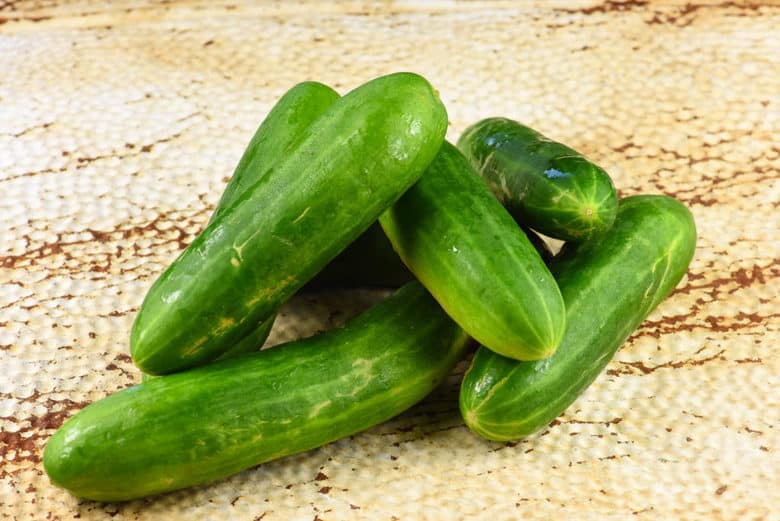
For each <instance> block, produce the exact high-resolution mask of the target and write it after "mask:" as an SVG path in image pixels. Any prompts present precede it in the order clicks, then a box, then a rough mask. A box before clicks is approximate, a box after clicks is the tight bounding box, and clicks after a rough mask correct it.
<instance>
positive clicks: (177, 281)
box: [130, 73, 447, 374]
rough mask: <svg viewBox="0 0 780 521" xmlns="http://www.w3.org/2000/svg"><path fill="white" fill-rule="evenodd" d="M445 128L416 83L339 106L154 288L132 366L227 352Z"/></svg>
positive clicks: (368, 219) (404, 177) (134, 339)
mask: <svg viewBox="0 0 780 521" xmlns="http://www.w3.org/2000/svg"><path fill="white" fill-rule="evenodd" d="M446 128H447V113H446V110H445V109H444V106H443V105H442V103H441V101H440V100H439V98H438V95H437V94H436V92H435V91H434V90H433V88H432V87H431V85H430V84H429V83H428V82H427V81H426V80H425V79H424V78H422V77H420V76H418V75H415V74H411V73H397V74H391V75H388V76H384V77H381V78H377V79H375V80H372V81H370V82H368V83H366V84H364V85H363V86H361V87H359V88H357V89H355V90H354V91H352V92H350V93H348V94H347V95H346V96H344V97H342V98H340V99H338V100H337V101H336V102H335V103H333V105H332V106H331V107H330V108H329V109H328V110H327V111H325V112H324V113H323V114H322V115H321V116H320V117H319V118H318V119H317V120H316V121H314V123H312V124H311V125H309V126H308V127H307V128H306V129H304V130H303V131H302V136H301V138H300V141H299V142H298V144H297V145H296V146H295V147H293V148H292V149H290V150H288V153H287V154H286V155H285V156H284V157H282V158H280V160H279V161H278V162H277V163H276V164H275V166H274V167H273V168H272V169H271V170H270V171H269V172H268V173H267V174H266V175H264V176H262V177H261V178H260V179H259V180H257V181H256V182H255V183H254V184H253V185H252V186H250V187H249V188H247V189H246V190H245V191H244V192H243V193H242V194H241V195H239V196H238V198H237V199H236V201H235V202H234V203H233V204H231V205H230V206H229V207H228V208H227V209H226V210H225V211H224V213H222V214H221V215H219V216H218V217H217V218H216V219H215V220H214V221H213V222H212V223H211V224H209V226H208V227H207V228H206V229H205V230H204V231H203V233H201V234H200V235H199V236H198V237H197V238H196V239H195V240H194V241H193V242H192V244H190V246H189V247H188V248H187V249H185V250H184V252H183V253H182V254H181V255H180V256H179V258H177V259H176V260H175V261H174V262H173V264H171V265H170V266H169V267H168V269H167V270H166V271H165V272H164V273H163V274H162V275H161V276H160V278H159V279H158V280H157V281H156V282H155V284H154V285H153V286H152V288H151V289H150V290H149V292H148V294H147V296H146V299H145V300H144V302H143V305H142V306H141V310H140V311H139V313H138V315H137V317H136V320H135V323H134V324H133V329H132V333H131V342H130V343H131V352H132V355H133V360H134V362H135V363H136V365H137V366H138V367H139V368H141V370H143V371H144V372H148V373H150V374H165V373H171V372H175V371H180V370H184V369H187V368H191V367H195V366H197V365H201V364H203V363H206V362H208V361H210V360H213V359H214V358H216V357H218V356H219V355H220V354H221V353H222V352H224V351H226V350H227V349H229V348H230V347H232V346H233V345H234V344H235V343H236V342H237V341H238V340H240V339H241V338H243V337H244V336H245V335H246V334H247V333H248V332H249V331H250V330H251V329H252V328H254V327H255V325H256V324H257V323H259V322H261V321H263V320H265V319H267V318H268V317H270V316H271V314H273V313H274V311H275V310H276V309H277V308H278V307H279V306H280V305H281V304H282V303H283V302H285V301H286V300H287V299H289V297H291V296H292V295H293V294H294V293H295V292H296V291H297V290H298V289H300V288H301V287H302V286H303V285H304V284H305V283H306V282H307V281H308V280H310V279H311V278H312V277H313V276H314V275H315V274H316V273H317V272H318V271H319V270H321V269H322V268H323V267H324V266H325V265H326V264H327V263H328V262H329V261H330V260H332V259H333V258H334V257H335V256H336V255H337V254H338V253H340V252H341V251H342V250H344V248H346V246H347V245H348V244H350V243H351V242H352V241H354V240H355V239H356V238H357V237H358V236H359V235H360V234H361V233H362V232H364V231H365V230H366V229H367V228H368V227H369V226H370V225H371V223H372V222H374V221H375V220H376V219H377V218H378V217H379V215H380V214H381V213H382V212H383V211H384V210H385V209H387V207H388V206H390V205H391V204H392V203H394V202H395V201H396V200H397V198H398V197H400V195H401V194H403V193H404V192H405V191H406V190H407V189H408V188H409V187H410V186H411V185H412V184H414V182H415V181H417V179H419V177H420V175H421V174H422V172H423V170H424V169H425V167H426V166H427V165H428V164H429V163H430V161H431V160H432V159H433V157H434V155H435V154H436V151H437V150H438V149H439V147H440V146H441V143H442V141H443V139H444V133H445V131H446ZM259 209H261V210H262V211H260V210H259Z"/></svg>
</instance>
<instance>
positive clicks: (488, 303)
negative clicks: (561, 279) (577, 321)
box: [379, 141, 566, 360]
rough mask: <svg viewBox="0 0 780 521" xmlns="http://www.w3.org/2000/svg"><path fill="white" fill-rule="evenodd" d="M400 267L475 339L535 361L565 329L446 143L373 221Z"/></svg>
mask: <svg viewBox="0 0 780 521" xmlns="http://www.w3.org/2000/svg"><path fill="white" fill-rule="evenodd" d="M379 222H380V223H381V225H382V228H383V229H384V231H385V233H386V234H387V236H388V238H389V239H390V242H391V243H392V244H393V247H394V248H395V250H396V252H398V254H399V255H400V257H401V259H402V260H403V261H404V263H405V264H406V266H407V267H408V268H409V269H410V270H411V271H412V273H414V275H415V276H416V277H417V279H418V280H419V281H420V282H422V284H423V285H424V286H425V287H426V288H427V289H428V291H430V292H431V294H432V295H433V296H434V298H435V299H436V300H437V301H438V302H439V304H441V306H442V307H443V308H444V310H445V311H447V313H449V315H450V316H451V317H452V318H453V320H455V321H456V322H457V323H458V324H459V325H460V326H461V327H462V328H463V329H465V330H466V331H467V332H468V333H469V334H470V335H471V336H472V337H473V338H474V339H475V340H477V341H478V342H480V343H482V344H483V345H485V346H487V347H488V348H489V349H491V350H493V351H495V352H497V353H500V354H502V355H504V356H507V357H510V358H515V359H518V360H537V359H540V358H546V357H548V356H550V355H551V354H552V353H553V352H554V351H555V349H556V348H557V347H558V344H559V342H560V339H561V337H562V336H563V331H564V327H565V324H566V317H565V309H564V305H563V299H562V298H561V294H560V292H559V291H558V286H557V285H556V284H555V280H554V279H553V277H552V275H551V274H550V271H549V270H548V269H547V267H546V266H545V264H544V262H543V261H542V259H541V257H540V256H539V254H538V253H537V251H536V250H535V249H534V246H533V245H532V244H531V242H530V241H529V240H528V238H527V237H526V235H525V234H524V233H523V231H522V230H521V229H520V228H519V227H518V226H517V224H516V223H515V221H514V220H513V219H512V217H511V216H510V215H509V214H508V213H507V211H506V210H505V209H504V208H503V207H502V206H501V204H500V203H499V202H498V201H497V200H496V199H495V197H493V194H491V193H490V190H489V189H488V188H487V186H485V183H484V182H483V181H482V179H480V178H479V176H477V175H476V173H475V172H474V170H473V168H472V167H471V166H470V165H469V163H468V162H467V161H466V159H465V158H464V157H463V155H462V154H461V153H460V152H459V151H458V149H457V148H455V147H454V146H453V145H451V144H449V143H448V142H446V141H445V142H444V144H443V145H442V147H441V149H440V150H439V153H438V155H437V156H436V158H435V159H434V160H433V162H432V163H431V164H430V165H429V166H428V168H427V169H426V171H425V173H424V174H423V176H422V178H421V179H420V181H418V182H417V184H415V185H414V186H413V187H412V188H411V189H410V190H409V191H408V192H406V193H405V194H404V195H403V197H401V199H399V201H398V202H397V203H396V204H395V205H393V207H392V208H391V209H390V210H388V211H387V212H385V213H384V214H382V216H381V217H380V219H379Z"/></svg>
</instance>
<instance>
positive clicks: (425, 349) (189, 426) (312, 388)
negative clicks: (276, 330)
mask: <svg viewBox="0 0 780 521" xmlns="http://www.w3.org/2000/svg"><path fill="white" fill-rule="evenodd" d="M468 344H469V338H468V336H467V335H466V334H465V332H463V330H461V329H460V328H459V327H458V326H457V325H456V324H455V323H454V322H453V321H452V320H451V319H450V318H449V317H448V316H447V315H446V314H445V313H444V311H442V309H441V308H440V307H439V305H438V304H437V303H436V302H435V301H434V300H433V299H432V298H431V297H430V295H429V294H428V293H427V292H426V291H425V289H424V288H423V287H422V286H421V285H420V284H419V283H417V282H412V283H409V284H408V285H406V286H404V287H403V288H402V289H400V290H399V291H397V292H396V293H395V294H394V295H392V296H391V297H389V298H388V299H387V300H385V301H384V302H381V303H379V304H377V305H376V306H374V307H372V308H370V309H369V310H368V311H366V312H364V313H363V314H361V315H360V316H358V317H357V318H355V319H353V320H351V321H349V322H348V323H347V325H346V326H344V327H343V328H340V329H335V330H331V331H329V332H327V333H325V334H322V335H319V336H315V337H311V338H308V339H306V340H299V341H295V342H291V343H288V344H284V345H279V346H276V347H273V348H271V349H267V350H264V351H259V352H256V353H249V354H246V355H243V356H240V357H238V358H231V359H228V360H223V361H220V362H215V363H213V364H209V365H206V366H203V367H199V368H196V369H193V370H191V371H185V372H182V373H177V374H173V375H169V376H166V377H164V378H155V379H152V380H149V381H148V382H146V383H143V384H141V385H138V386H135V387H131V388H128V389H125V390H123V391H120V392H118V393H116V394H114V395H112V396H109V397H107V398H104V399H102V400H100V401H97V402H95V403H93V404H91V405H89V406H87V407H86V408H84V409H83V410H82V411H80V412H79V413H77V414H76V415H75V416H74V417H72V418H71V419H69V420H68V421H66V422H65V423H64V424H63V425H62V427H61V428H60V429H59V430H58V431H57V432H56V433H55V434H54V435H53V436H52V438H51V439H50V441H49V442H48V444H47V445H46V449H45V451H44V456H43V463H44V467H45V469H46V472H47V474H48V475H49V477H50V479H51V480H52V481H53V482H54V483H55V484H57V485H59V486H61V487H64V488H66V489H68V490H69V491H71V492H72V493H73V494H74V495H76V496H78V497H83V498H88V499H94V500H100V501H121V500H128V499H133V498H138V497H143V496H148V495H152V494H157V493H161V492H167V491H171V490H176V489H180V488H184V487H188V486H192V485H196V484H200V483H207V482H209V481H213V480H215V479H219V478H222V477H225V476H229V475H231V474H233V473H236V472H239V471H241V470H243V469H246V468H249V467H252V466H254V465H257V464H259V463H262V462H265V461H269V460H272V459H276V458H281V457H283V456H287V455H289V454H295V453H298V452H302V451H305V450H309V449H312V448H315V447H319V446H321V445H323V444H325V443H329V442H331V441H334V440H337V439H339V438H342V437H344V436H348V435H350V434H353V433H356V432H359V431H362V430H364V429H366V428H368V427H370V426H372V425H376V424H378V423H380V422H382V421H385V420H387V419H389V418H391V417H393V416H395V415H397V414H399V413H400V412H402V411H403V410H405V409H407V408H409V407H411V406H412V405H413V404H415V403H416V402H418V401H419V400H421V399H422V398H423V397H424V396H426V395H427V394H428V393H429V392H430V391H432V390H433V389H434V388H435V387H436V386H437V385H438V384H439V383H441V382H442V381H443V379H444V378H445V377H446V376H447V374H448V373H449V372H450V370H451V369H452V368H453V367H454V365H455V364H456V363H457V361H458V360H460V359H461V357H462V356H463V354H464V351H465V349H466V347H467V345H468Z"/></svg>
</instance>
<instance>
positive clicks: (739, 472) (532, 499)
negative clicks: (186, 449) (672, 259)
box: [0, 0, 780, 521]
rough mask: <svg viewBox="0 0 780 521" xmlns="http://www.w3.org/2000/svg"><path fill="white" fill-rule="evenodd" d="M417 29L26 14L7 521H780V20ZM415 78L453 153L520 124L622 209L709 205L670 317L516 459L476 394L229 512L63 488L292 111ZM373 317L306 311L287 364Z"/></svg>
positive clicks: (521, 447)
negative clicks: (144, 307) (474, 402)
mask: <svg viewBox="0 0 780 521" xmlns="http://www.w3.org/2000/svg"><path fill="white" fill-rule="evenodd" d="M419 4H420V5H415V3H414V2H382V3H378V4H365V3H345V4H334V3H330V2H317V3H313V4H311V5H309V6H301V5H297V4H281V3H265V4H256V5H254V6H252V7H245V6H241V5H239V2H232V1H231V2H226V1H221V2H215V3H211V2H207V1H206V0H202V1H182V2H159V3H153V2H148V1H144V0H123V1H121V2H112V3H111V4H110V5H102V4H100V3H97V2H93V1H88V0H83V1H77V2H72V3H68V4H62V3H60V2H57V1H51V0H49V1H13V0H6V1H0V193H1V194H2V196H1V197H0V263H1V265H0V375H1V377H0V458H2V459H0V519H6V518H8V519H20V520H28V519H74V518H80V519H108V518H113V519H114V520H117V521H118V520H124V519H215V520H217V519H248V520H259V519H263V520H265V521H270V520H299V519H300V520H309V521H311V520H316V519H319V520H349V519H386V520H392V519H401V520H411V519H414V520H417V519H457V518H461V517H467V516H468V517H473V518H475V519H489V520H491V521H497V520H502V519H517V518H520V517H522V518H524V519H547V518H550V517H552V516H554V515H555V516H557V517H559V518H569V519H626V518H632V519H633V518H634V517H635V518H637V519H721V518H722V519H780V475H778V473H779V470H778V469H780V403H779V402H780V354H778V348H779V347H780V346H779V345H778V344H779V343H780V342H779V341H780V334H778V325H780V306H779V305H778V304H777V296H778V294H780V260H778V259H780V242H779V241H778V238H777V237H778V231H780V217H778V215H780V212H779V211H778V206H779V205H780V97H778V92H780V30H778V28H780V8H778V7H772V6H764V7H756V6H749V5H744V4H742V3H741V2H730V1H729V2H725V3H723V4H718V3H716V2H712V1H708V2H705V3H702V4H698V3H695V4H690V3H687V2H685V3H683V2H677V3H676V5H675V4H672V5H669V4H666V5H660V4H649V5H648V4H646V2H643V1H631V2H628V3H618V2H613V1H607V2H606V3H597V2H575V3H572V2H556V3H554V4H551V5H552V6H549V4H548V6H547V7H541V6H535V5H534V4H532V3H519V4H518V3H509V2H494V3H491V2H485V3H483V2H462V3H451V2H431V3H426V4H422V3H419ZM541 4H542V3H541V2H540V5H541ZM402 69H406V70H415V71H418V72H420V73H422V74H424V75H425V76H427V77H428V78H429V79H430V80H431V82H432V83H434V84H435V85H436V86H437V88H438V89H439V90H440V92H441V96H442V98H443V100H444V101H445V103H446V104H447V106H448V109H449V112H450V119H451V128H450V134H449V137H450V138H453V139H454V138H456V137H457V135H458V134H459V132H460V131H462V130H463V129H464V128H465V126H466V125H468V124H469V123H471V122H474V121H475V120H477V119H478V118H481V117H485V116H489V115H506V116H510V117H514V118H517V119H520V120H522V121H524V122H526V123H527V124H529V125H532V126H534V127H536V128H538V129H539V130H541V131H542V132H544V133H546V134H548V135H549V136H551V137H554V138H557V139H560V140H562V141H564V142H566V143H568V144H569V145H571V146H573V147H574V148H577V149H579V150H581V151H583V152H584V153H586V154H587V155H589V156H590V157H591V158H593V159H594V160H596V161H597V162H599V163H600V164H602V165H603V166H604V167H606V168H607V170H608V171H610V172H611V173H612V174H613V176H614V179H615V182H616V184H617V186H618V187H619V188H620V190H621V192H622V194H624V195H627V194H634V193H639V192H663V193H667V194H673V195H676V196H677V197H679V198H680V199H682V200H683V201H685V202H686V203H687V204H688V205H689V206H690V208H691V209H692V211H693V213H694V214H695V217H696V220H697V223H698V227H699V232H700V239H699V245H698V249H697V253H696V257H695V259H694V261H693V264H692V266H691V272H690V274H689V276H688V277H687V278H686V279H684V280H683V282H682V283H681V285H680V288H678V290H677V291H676V293H675V294H674V295H673V296H672V298H670V299H669V300H668V301H666V302H665V303H664V304H662V305H661V307H660V308H659V309H658V310H657V311H656V312H655V313H654V314H653V315H652V316H651V317H650V319H649V320H648V321H647V322H646V323H645V325H644V326H643V327H642V328H641V329H640V330H639V331H638V332H637V333H636V334H635V335H634V336H633V337H632V339H631V340H630V341H629V342H628V343H627V344H626V345H625V346H624V347H623V349H622V350H621V351H620V352H619V353H618V355H617V357H616V359H615V360H614V361H613V362H612V363H611V364H610V365H609V366H608V370H607V371H606V373H605V374H602V375H601V377H600V378H599V379H598V380H597V381H596V383H595V384H594V385H593V386H592V387H591V388H590V389H589V390H588V391H587V392H586V393H585V394H584V395H583V396H582V397H581V398H580V399H579V400H578V401H577V402H576V403H575V404H574V405H573V406H572V407H571V408H570V409H569V410H568V411H567V412H566V413H565V414H564V415H563V416H562V417H561V418H559V420H557V421H556V422H554V425H552V426H551V427H550V428H549V429H547V430H545V431H544V432H542V433H540V434H539V435H536V436H533V437H532V438H530V439H527V440H524V441H522V442H520V443H518V444H498V443H489V442H485V441H482V440H480V439H478V438H477V437H476V436H474V435H472V434H470V433H469V432H468V431H467V430H466V428H465V427H464V426H463V424H462V422H461V420H460V418H459V415H458V411H457V384H458V380H459V378H458V374H457V372H456V374H454V375H453V377H452V378H451V381H450V382H449V383H448V384H447V385H446V386H444V387H443V388H442V389H440V390H439V391H438V392H436V393H435V394H434V395H433V396H432V397H430V398H429V399H427V400H426V401H424V402H423V403H422V404H421V405H419V406H417V407H416V408H414V409H412V410H411V411H409V412H407V413H406V414H403V415H402V416H400V417H399V418H397V419H395V420H393V421H390V422H388V423H386V424H383V425H380V426H378V427H376V428H374V429H372V430H370V431H368V432H366V433H363V434H360V435H357V436H354V437H352V438H350V439H345V440H342V441H339V442H337V443H334V444H331V445H328V446H326V447H323V448H321V449H319V450H314V451H311V452H309V453H306V454H302V455H299V456H295V457H291V458H287V459H285V460H282V461H278V462H273V463H269V464H266V465H262V466H260V467H258V468H256V469H252V470H249V471H246V472H243V473H241V474H239V475H237V476H234V477H232V478H229V479H226V480H223V481H221V482H218V483H215V484H212V485H210V486H204V487H200V488H197V489H194V490H187V491H182V492H179V493H173V494H169V495H165V496H161V497H157V498H152V499H148V500H142V501H136V502H131V503H126V504H121V505H106V504H98V503H93V502H80V501H78V500H76V499H74V498H73V497H71V496H70V495H68V494H67V493H66V492H64V491H62V490H59V489H56V488H54V487H52V486H51V485H50V484H49V482H48V480H47V478H46V476H45V474H43V470H42V466H41V463H40V455H41V450H42V448H43V445H44V443H45V441H46V439H47V438H48V436H49V435H50V434H51V433H52V432H53V430H54V428H56V427H57V426H58V425H60V424H61V422H62V421H63V420H64V419H65V418H66V417H68V416H70V415H72V414H73V413H74V412H75V411H77V410H78V409H80V408H81V407H83V406H84V405H86V404H87V403H89V402H91V401H92V400H95V399H98V398H100V397H103V396H105V395H106V394H108V393H110V392H112V391H114V390H116V389H121V388H123V387H126V386H128V385H130V384H132V383H134V382H137V381H138V373H137V372H136V371H135V369H134V367H133V366H132V363H131V361H130V358H129V356H128V345H127V339H128V335H129V328H130V325H131V323H132V319H133V316H134V312H135V311H136V310H137V308H138V306H139V304H140V302H141V300H142V298H143V295H144V293H145V291H146V289H147V288H148V287H149V285H150V284H151V283H152V281H153V280H154V278H155V277H156V276H157V275H158V274H159V273H160V271H161V270H162V269H163V268H164V267H165V266H166V265H167V263H168V262H170V261H171V260H172V259H173V258H174V257H175V256H176V254H177V252H178V251H179V250H180V249H181V248H183V247H184V246H185V245H186V244H187V243H188V242H189V241H190V240H192V238H193V236H194V234H196V233H197V232H198V231H199V230H200V229H201V227H202V226H203V225H204V224H205V222H206V220H207V218H208V216H209V213H210V211H211V209H212V208H213V206H214V204H215V202H216V201H217V199H218V197H219V195H220V193H221V190H222V188H223V186H224V183H225V181H226V179H227V176H229V175H230V173H231V172H232V169H233V166H234V165H235V163H236V162H237V160H238V157H239V156H240V154H241V152H242V151H243V148H244V146H245V144H246V142H247V141H248V139H249V137H250V136H251V135H252V133H253V131H254V128H255V127H256V125H257V124H258V123H259V122H260V120H261V119H262V118H263V116H264V115H265V113H266V112H267V111H268V110H269V108H270V107H271V105H272V104H273V103H274V101H275V100H276V98H277V97H278V96H279V95H280V94H281V93H282V92H284V91H285V90H286V89H287V88H289V87H290V86H292V85H293V84H294V83H296V82H298V81H302V80H305V79H318V80H320V81H324V82H326V83H329V84H332V85H334V86H335V87H336V88H337V89H339V90H340V91H341V92H344V91H346V90H348V89H350V88H352V87H354V86H356V85H358V84H359V83H361V82H363V81H365V80H367V79H369V78H371V77H374V76H376V75H379V74H383V73H387V72H391V71H396V70H402ZM375 298H376V295H371V294H369V293H359V294H341V295H335V296H329V297H322V298H306V299H297V300H296V301H295V302H293V303H291V304H290V305H288V306H287V307H286V308H285V310H284V313H283V314H282V316H281V318H280V320H279V322H278V323H277V325H276V328H275V330H274V332H273V334H272V338H271V341H272V342H273V343H277V342H280V341H283V340H287V339H290V338H294V337H297V336H300V335H302V334H308V333H311V332H314V331H316V330H319V329H324V328H327V327H329V326H330V325H331V324H333V323H336V322H339V321H341V320H343V319H344V317H346V316H347V315H349V314H350V313H352V312H354V311H355V310H356V309H359V308H360V307H363V306H365V305H366V304H367V303H368V302H370V301H371V300H372V299H375ZM462 369H463V368H462V367H461V368H460V371H461V372H462ZM631 514H633V516H632V515H631Z"/></svg>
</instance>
